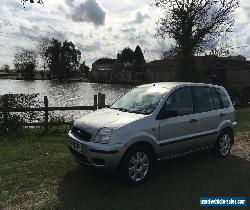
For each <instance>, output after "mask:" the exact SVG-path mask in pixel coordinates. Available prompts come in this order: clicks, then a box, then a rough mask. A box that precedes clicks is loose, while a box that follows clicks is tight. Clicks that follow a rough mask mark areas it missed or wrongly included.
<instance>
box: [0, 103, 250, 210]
mask: <svg viewBox="0 0 250 210" xmlns="http://www.w3.org/2000/svg"><path fill="white" fill-rule="evenodd" d="M249 116H250V108H243V109H239V110H238V112H237V117H238V121H239V134H238V135H239V136H240V135H241V133H242V132H247V133H248V132H250V125H249V124H250V117H249ZM9 138H10V137H9ZM239 139H240V141H249V139H246V138H244V139H243V138H239ZM205 153H206V154H204V153H202V154H195V155H192V156H187V157H183V158H178V159H175V160H170V161H167V162H164V163H161V164H160V165H158V166H157V167H156V171H155V173H154V174H153V175H152V177H151V178H150V179H149V180H148V181H147V182H146V183H144V184H143V185H141V186H128V185H126V184H125V183H123V182H122V180H121V179H120V177H119V176H118V174H115V173H108V172H104V171H95V170H93V169H90V168H88V167H79V165H78V164H77V163H76V162H75V161H74V160H73V158H72V156H71V155H70V154H69V152H68V149H67V138H66V135H61V134H57V135H55V134H54V135H53V134H51V135H42V134H39V135H35V134H31V135H30V136H28V137H27V136H26V137H25V136H23V137H16V138H15V139H13V137H12V138H10V139H2V140H1V141H0V209H2V208H6V209H108V210H110V209H119V210H123V209H124V210H128V209H171V210H174V209H178V210H179V209H192V210H193V209H200V207H199V197H200V196H249V192H250V191H249V183H250V164H249V161H247V160H244V159H242V158H239V157H236V156H234V155H232V156H230V158H229V159H227V160H218V159H216V158H214V157H213V155H211V154H210V153H209V152H205Z"/></svg>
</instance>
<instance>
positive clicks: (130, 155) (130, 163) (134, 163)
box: [121, 146, 152, 184]
mask: <svg viewBox="0 0 250 210" xmlns="http://www.w3.org/2000/svg"><path fill="white" fill-rule="evenodd" d="M121 169H122V173H123V176H124V177H125V179H126V180H127V181H128V183H130V184H140V183H142V182H144V181H145V179H146V178H147V177H148V175H149V174H150V172H151V170H152V155H151V151H150V150H149V149H148V148H147V147H144V146H135V147H132V148H131V149H130V150H129V151H128V152H127V153H126V154H125V156H124V158H123V160H122V163H121Z"/></svg>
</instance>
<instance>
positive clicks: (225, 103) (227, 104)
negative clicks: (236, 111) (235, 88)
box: [216, 88, 230, 108]
mask: <svg viewBox="0 0 250 210" xmlns="http://www.w3.org/2000/svg"><path fill="white" fill-rule="evenodd" d="M216 91H217V92H218V94H219V96H220V99H221V103H222V106H223V108H228V107H230V102H229V100H228V98H227V96H226V94H225V92H224V91H223V90H222V89H220V88H216Z"/></svg>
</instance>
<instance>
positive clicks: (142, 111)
mask: <svg viewBox="0 0 250 210" xmlns="http://www.w3.org/2000/svg"><path fill="white" fill-rule="evenodd" d="M129 113H135V114H144V115H149V113H148V112H147V111H145V110H141V111H140V110H137V111H129Z"/></svg>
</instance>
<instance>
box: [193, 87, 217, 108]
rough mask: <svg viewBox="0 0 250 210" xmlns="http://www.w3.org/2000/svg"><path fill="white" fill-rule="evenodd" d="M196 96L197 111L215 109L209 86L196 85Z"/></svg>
mask: <svg viewBox="0 0 250 210" xmlns="http://www.w3.org/2000/svg"><path fill="white" fill-rule="evenodd" d="M194 98H195V110H196V112H197V113H201V112H208V111H212V110H213V109H214V101H213V97H212V93H211V91H210V88H209V87H194Z"/></svg>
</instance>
